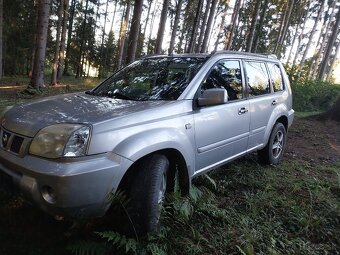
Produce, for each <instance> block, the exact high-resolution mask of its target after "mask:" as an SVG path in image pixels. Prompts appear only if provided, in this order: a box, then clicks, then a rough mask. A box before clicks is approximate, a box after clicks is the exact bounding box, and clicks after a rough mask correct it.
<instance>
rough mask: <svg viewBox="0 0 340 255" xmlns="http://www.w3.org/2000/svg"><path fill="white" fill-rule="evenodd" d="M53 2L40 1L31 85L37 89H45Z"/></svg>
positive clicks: (48, 0) (49, 0) (47, 0)
mask: <svg viewBox="0 0 340 255" xmlns="http://www.w3.org/2000/svg"><path fill="white" fill-rule="evenodd" d="M50 5H51V0H40V1H39V4H38V22H37V41H36V45H37V47H36V51H35V58H34V66H33V73H32V78H31V80H30V83H29V85H30V86H31V87H34V88H36V89H39V88H42V87H44V86H45V85H44V70H45V55H46V42H47V30H48V19H49V13H50Z"/></svg>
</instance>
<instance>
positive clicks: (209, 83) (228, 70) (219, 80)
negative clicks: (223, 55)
mask: <svg viewBox="0 0 340 255" xmlns="http://www.w3.org/2000/svg"><path fill="white" fill-rule="evenodd" d="M211 88H225V89H226V90H227V92H228V100H229V101H233V100H237V99H241V98H242V76H241V67H240V62H239V61H237V60H222V61H219V62H218V63H217V64H216V65H215V66H214V67H213V68H212V70H211V71H210V73H209V76H208V77H207V78H206V80H205V81H204V82H203V84H202V87H201V93H202V92H203V91H204V90H206V89H211Z"/></svg>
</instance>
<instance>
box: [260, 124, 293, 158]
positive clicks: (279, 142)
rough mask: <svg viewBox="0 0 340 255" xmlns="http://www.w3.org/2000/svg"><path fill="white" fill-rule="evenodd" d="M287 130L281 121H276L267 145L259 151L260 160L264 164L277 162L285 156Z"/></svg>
mask: <svg viewBox="0 0 340 255" xmlns="http://www.w3.org/2000/svg"><path fill="white" fill-rule="evenodd" d="M286 137H287V131H286V128H285V127H284V125H283V124H282V123H280V122H278V123H276V124H275V125H274V127H273V129H272V132H271V134H270V137H269V140H268V143H267V145H266V147H264V148H263V149H262V150H259V151H258V155H259V159H260V162H261V163H263V164H277V163H278V162H279V161H280V160H281V159H282V156H283V152H284V149H285V146H286Z"/></svg>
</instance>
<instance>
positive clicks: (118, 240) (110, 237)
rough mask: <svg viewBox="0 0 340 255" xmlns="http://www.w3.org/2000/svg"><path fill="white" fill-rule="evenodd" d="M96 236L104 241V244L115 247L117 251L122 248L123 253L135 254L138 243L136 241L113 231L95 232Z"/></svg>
mask: <svg viewBox="0 0 340 255" xmlns="http://www.w3.org/2000/svg"><path fill="white" fill-rule="evenodd" d="M96 234H97V235H99V236H100V237H101V238H103V239H106V242H107V243H110V244H111V245H113V246H114V247H117V248H118V249H121V248H124V250H125V253H129V252H133V253H137V248H138V246H139V242H138V241H137V240H136V239H133V238H127V237H126V236H125V235H122V234H119V233H117V232H113V231H105V232H96Z"/></svg>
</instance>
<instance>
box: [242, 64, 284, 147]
mask: <svg viewBox="0 0 340 255" xmlns="http://www.w3.org/2000/svg"><path fill="white" fill-rule="evenodd" d="M244 66H245V71H246V75H247V92H248V98H249V103H250V133H249V142H248V149H249V150H251V149H254V148H256V147H259V146H261V145H262V144H263V143H265V132H266V129H267V128H271V127H268V124H269V119H270V117H271V115H272V113H273V110H274V109H275V107H276V105H277V104H278V103H279V102H278V100H279V95H278V94H276V93H273V88H272V86H271V85H272V83H273V82H274V81H273V80H272V79H271V78H270V76H269V73H268V68H267V64H266V63H265V62H262V61H244ZM269 69H272V71H273V72H276V71H277V70H276V67H275V64H270V65H269ZM276 77H277V76H276ZM279 86H280V85H279V84H278V85H277V87H279Z"/></svg>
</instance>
